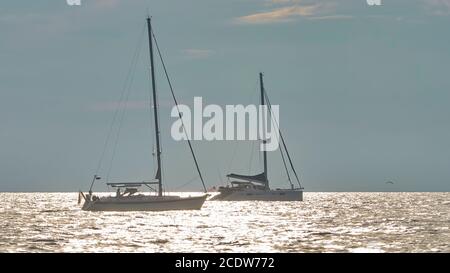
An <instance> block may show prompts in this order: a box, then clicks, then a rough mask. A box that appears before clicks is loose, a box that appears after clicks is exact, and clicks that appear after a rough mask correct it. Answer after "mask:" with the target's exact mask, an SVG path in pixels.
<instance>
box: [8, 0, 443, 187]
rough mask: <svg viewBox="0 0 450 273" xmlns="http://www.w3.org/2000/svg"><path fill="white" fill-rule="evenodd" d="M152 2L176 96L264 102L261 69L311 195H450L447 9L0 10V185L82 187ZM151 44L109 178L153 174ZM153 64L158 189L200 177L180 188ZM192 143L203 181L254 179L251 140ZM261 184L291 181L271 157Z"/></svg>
mask: <svg viewBox="0 0 450 273" xmlns="http://www.w3.org/2000/svg"><path fill="white" fill-rule="evenodd" d="M147 9H148V10H149V13H150V14H151V15H152V16H153V24H154V28H155V33H156V35H157V37H158V40H159V43H160V46H161V49H162V50H163V54H164V55H165V59H166V64H167V66H168V70H169V73H170V74H171V77H172V80H173V84H174V87H175V92H176V94H177V95H178V97H179V100H180V101H181V102H183V103H186V104H192V102H193V97H194V96H202V97H203V100H204V101H205V103H215V104H220V105H225V104H239V103H242V104H250V103H258V88H257V80H258V73H259V72H260V71H262V72H264V73H265V84H266V88H267V91H268V93H269V96H270V97H271V100H272V103H273V104H279V105H280V119H281V127H282V128H283V130H284V134H285V138H286V141H287V144H288V147H289V148H290V152H291V154H292V156H293V159H294V164H295V165H296V167H297V170H298V171H299V172H300V173H301V176H302V182H303V185H304V187H305V189H306V190H308V191H389V190H400V191H401V190H404V191H449V190H450V143H449V142H450V107H449V104H450V74H449V71H450V28H449V26H450V1H449V0H384V1H383V6H381V7H369V6H368V5H367V4H366V1H365V0H342V1H337V0H324V1H307V0H303V1H300V0H273V1H270V0H227V1H211V0H201V1H200V0H199V1H187V0H172V1H167V0H160V1H154V0H152V1H144V0H142V1H140V0H135V1H125V0H123V1H120V0H82V5H81V6H80V7H70V6H68V5H67V4H66V1H65V0H40V1H16V0H14V1H13V0H10V1H1V3H0V126H1V128H0V174H1V178H0V191H76V190H78V189H84V190H87V188H88V187H89V183H90V180H91V178H92V176H93V175H94V172H95V169H96V167H97V164H98V161H99V158H100V155H101V151H102V146H103V143H104V142H105V139H106V135H107V132H108V129H109V124H110V122H111V120H112V118H113V115H114V109H115V108H116V106H117V101H118V99H119V97H120V93H121V90H122V88H123V85H124V82H125V78H126V75H127V72H128V70H129V67H130V63H131V59H132V56H133V53H134V50H135V48H136V45H137V44H138V41H139V39H140V37H142V35H141V34H142V32H143V30H144V29H143V28H144V26H145V16H146V13H147V12H146V10H147ZM145 38H146V37H144V39H145ZM146 42H147V41H146V40H143V47H142V52H141V55H140V58H139V63H138V66H137V71H136V74H135V78H134V82H133V84H132V85H131V93H130V97H129V101H130V104H129V106H128V107H127V108H128V109H127V111H126V115H125V116H124V120H123V127H122V130H121V134H120V138H119V141H118V146H117V150H116V156H115V160H114V161H113V164H112V168H111V169H112V171H111V172H110V179H111V180H112V181H121V180H122V181H123V180H126V181H141V180H143V179H149V178H151V177H152V176H153V174H154V160H153V157H152V147H153V141H152V139H153V137H152V131H151V118H152V116H151V115H150V109H149V107H147V105H148V103H149V79H148V71H149V70H148V49H147V44H146ZM157 68H158V71H159V72H158V74H157V76H158V82H157V85H158V91H159V98H160V104H161V107H162V109H161V122H162V139H163V153H164V155H163V157H164V158H163V160H164V175H165V178H166V186H167V189H169V190H200V189H201V184H200V182H199V181H198V179H197V180H195V181H194V182H192V183H189V184H188V185H187V186H186V187H183V188H179V186H181V185H183V184H185V183H187V182H189V181H190V180H191V179H192V178H194V177H195V171H194V165H193V163H192V160H191V159H190V154H189V152H188V148H187V145H186V144H185V143H184V142H182V143H177V142H175V141H173V140H172V138H171V137H170V126H171V124H172V123H173V122H174V119H173V118H171V117H170V114H169V111H170V109H171V104H170V103H171V100H170V97H169V92H168V87H167V84H166V83H165V81H164V78H163V75H162V74H161V73H160V72H161V69H160V66H159V65H158V67H157ZM194 148H195V150H196V151H197V156H198V159H199V162H200V167H201V169H202V170H203V173H204V176H205V179H206V183H207V185H208V186H213V185H219V184H220V183H221V179H223V180H224V181H226V180H225V179H224V178H223V177H224V175H225V174H226V173H227V172H241V173H244V174H246V173H248V174H252V173H254V174H256V173H258V172H259V171H260V170H261V166H262V165H261V164H260V163H261V158H260V156H259V155H258V153H257V152H256V148H257V145H255V144H254V143H253V144H252V143H251V142H219V141H214V142H199V141H196V142H194ZM252 148H253V150H254V152H253V153H252ZM111 150H112V149H110V148H109V149H108V152H107V153H106V155H105V160H104V161H103V164H102V168H101V171H100V172H99V175H101V176H103V177H106V174H107V172H108V168H109V164H110V163H109V162H110V159H111ZM252 155H253V156H252ZM233 158H234V159H233ZM232 159H233V160H232ZM221 177H222V178H221ZM269 178H270V181H271V183H272V186H273V187H274V188H275V187H286V186H288V183H287V182H286V176H285V174H284V171H283V168H282V165H281V159H280V155H279V152H278V151H276V152H272V153H270V155H269ZM388 180H392V181H394V182H395V184H394V185H390V184H386V183H385V182H386V181H388ZM100 189H103V188H102V187H100Z"/></svg>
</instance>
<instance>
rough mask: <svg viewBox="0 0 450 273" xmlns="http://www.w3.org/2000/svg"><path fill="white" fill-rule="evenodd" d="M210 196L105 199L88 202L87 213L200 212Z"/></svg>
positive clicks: (85, 205) (85, 207)
mask: <svg viewBox="0 0 450 273" xmlns="http://www.w3.org/2000/svg"><path fill="white" fill-rule="evenodd" d="M207 197H208V195H202V196H198V197H179V196H161V197H158V196H144V197H140V198H139V197H137V198H127V197H126V198H117V197H104V198H100V199H98V200H96V201H88V200H86V201H85V203H84V205H83V207H82V209H83V210H86V211H167V210H199V209H201V207H202V206H203V203H204V202H205V200H206V198H207Z"/></svg>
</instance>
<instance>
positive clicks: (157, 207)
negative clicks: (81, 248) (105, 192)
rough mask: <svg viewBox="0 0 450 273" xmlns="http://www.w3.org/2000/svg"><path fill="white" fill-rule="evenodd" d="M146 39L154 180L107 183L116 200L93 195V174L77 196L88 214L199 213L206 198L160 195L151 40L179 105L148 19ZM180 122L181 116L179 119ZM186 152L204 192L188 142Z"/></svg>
mask: <svg viewBox="0 0 450 273" xmlns="http://www.w3.org/2000/svg"><path fill="white" fill-rule="evenodd" d="M147 28H148V39H149V51H150V68H151V73H150V74H151V81H152V95H153V114H154V123H155V126H154V127H155V128H154V129H155V139H156V161H157V171H156V175H155V179H154V180H153V181H148V182H122V183H107V185H108V186H110V187H112V188H115V189H117V191H116V195H115V196H107V197H98V196H96V195H94V194H93V192H92V187H93V186H94V183H95V182H96V181H97V180H100V179H101V178H100V177H99V176H98V175H97V174H96V175H94V178H93V180H92V183H91V187H90V189H89V192H88V194H84V193H83V192H80V193H79V203H80V202H81V199H84V204H83V207H82V209H83V210H89V211H161V210H194V209H200V208H201V207H202V206H203V203H204V202H205V200H206V198H207V197H208V195H207V194H203V195H201V196H193V197H181V196H174V195H165V194H164V192H163V177H162V171H161V170H162V166H161V165H162V163H161V141H160V131H159V119H158V102H157V95H156V79H155V68H154V56H153V40H154V41H155V45H156V49H157V51H158V55H159V57H160V60H161V62H162V66H163V68H164V73H165V75H166V78H167V80H168V82H169V87H170V91H171V94H172V98H173V99H174V102H175V105H176V106H177V109H178V102H177V100H176V98H175V95H174V92H173V89H172V85H171V83H170V79H169V76H168V73H167V70H166V67H165V64H164V60H163V58H162V55H161V52H160V50H159V47H158V43H157V41H156V37H155V35H154V33H153V31H152V24H151V18H150V17H148V18H147ZM180 119H181V116H180ZM188 144H189V148H190V151H191V153H192V156H193V159H194V162H195V166H196V168H197V171H198V174H199V177H200V180H201V181H202V184H203V188H204V191H205V192H206V187H205V183H204V181H203V176H202V174H201V172H200V168H199V166H198V162H197V159H196V156H195V154H194V150H193V148H192V145H191V142H190V141H189V140H188ZM144 186H146V187H148V188H150V189H153V186H156V187H157V190H156V194H153V195H148V194H141V193H138V189H139V188H141V187H144Z"/></svg>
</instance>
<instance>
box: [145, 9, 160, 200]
mask: <svg viewBox="0 0 450 273" xmlns="http://www.w3.org/2000/svg"><path fill="white" fill-rule="evenodd" d="M147 27H148V43H149V50H150V68H151V78H152V91H153V113H154V116H155V135H156V160H157V162H158V169H157V171H156V177H155V178H156V179H157V180H158V196H162V174H161V143H160V139H159V138H160V132H159V123H158V103H157V100H156V80H155V67H154V65H153V40H152V22H151V18H150V16H149V17H147Z"/></svg>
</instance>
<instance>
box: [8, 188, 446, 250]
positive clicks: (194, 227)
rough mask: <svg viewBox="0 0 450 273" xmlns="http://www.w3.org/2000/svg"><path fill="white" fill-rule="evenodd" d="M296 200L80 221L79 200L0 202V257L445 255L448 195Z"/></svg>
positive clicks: (89, 216)
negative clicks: (38, 254) (45, 254)
mask: <svg viewBox="0 0 450 273" xmlns="http://www.w3.org/2000/svg"><path fill="white" fill-rule="evenodd" d="M304 198H305V201H304V202H222V201H207V202H206V203H205V205H204V207H203V208H202V210H199V211H171V212H85V211H82V210H81V209H80V207H79V206H77V193H0V252H450V229H449V227H450V193H305V195H304Z"/></svg>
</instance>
